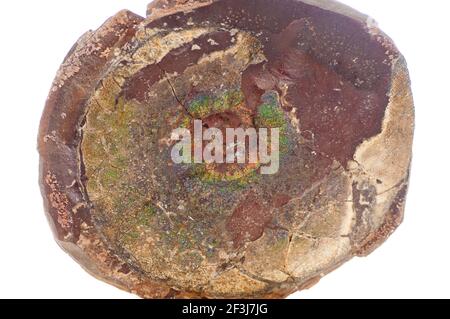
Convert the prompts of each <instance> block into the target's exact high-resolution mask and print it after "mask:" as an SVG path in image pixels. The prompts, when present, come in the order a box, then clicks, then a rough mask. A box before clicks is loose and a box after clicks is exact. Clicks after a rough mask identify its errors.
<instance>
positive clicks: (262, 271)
mask: <svg viewBox="0 0 450 319" xmlns="http://www.w3.org/2000/svg"><path fill="white" fill-rule="evenodd" d="M194 119H202V120H203V121H204V123H206V125H207V126H208V127H217V128H219V129H222V128H224V127H243V128H248V127H267V126H268V127H278V128H280V129H281V141H282V144H281V159H280V161H281V162H280V171H279V172H278V174H275V175H261V174H258V169H259V168H258V166H251V165H231V164H224V165H225V166H223V165H222V166H213V165H194V164H193V165H175V164H174V163H173V162H172V161H171V160H170V149H171V147H172V146H173V143H172V142H171V140H170V135H171V132H172V130H173V129H175V128H178V127H186V128H191V127H192V123H193V120H194ZM413 131H414V110H413V100H412V94H411V91H410V82H409V76H408V71H407V68H406V63H405V60H404V58H403V56H402V55H401V54H400V53H399V51H398V50H397V48H396V47H395V45H394V44H393V42H392V41H391V40H390V39H389V38H388V37H387V36H386V35H385V34H384V33H383V32H382V31H380V29H378V27H377V25H376V23H375V22H374V21H373V20H372V19H370V18H368V17H367V16H365V15H363V14H360V13H358V12H356V11H354V10H353V9H350V8H348V7H346V6H344V5H342V4H340V3H338V2H334V1H329V0H307V1H305V0H303V1H300V0H276V1H275V0H246V1H243V0H217V1H212V0H158V1H154V2H152V3H151V4H150V5H149V7H148V16H147V17H146V18H142V17H140V16H137V15H135V14H133V13H131V12H129V11H121V12H119V13H118V14H117V15H115V16H114V17H112V18H110V19H109V20H108V21H106V22H105V23H104V24H103V25H102V26H101V27H100V28H99V29H98V30H96V31H89V32H87V33H86V34H84V35H83V36H82V37H81V38H80V39H79V40H78V42H77V43H76V44H75V45H74V47H73V48H72V49H71V51H70V52H69V54H68V55H67V57H66V59H65V60H64V62H63V64H62V66H61V68H60V70H59V71H58V74H57V76H56V79H55V81H54V83H53V86H52V89H51V92H50V94H49V97H48V101H47V105H46V108H45V111H44V114H43V117H42V121H41V127H40V133H39V152H40V155H41V165H40V182H41V189H42V194H43V197H44V203H45V209H46V212H47V216H48V219H49V221H50V224H51V225H52V228H53V231H54V233H55V237H56V240H57V241H58V243H59V245H60V246H61V247H62V248H63V249H64V250H65V251H66V252H67V253H69V254H70V255H71V256H72V257H73V258H74V259H75V260H76V261H77V262H79V263H80V264H81V265H82V266H83V267H84V268H85V269H86V270H87V271H88V272H89V273H91V274H92V275H93V276H95V277H97V278H99V279H101V280H103V281H106V282H108V283H110V284H112V285H114V286H116V287H119V288H121V289H124V290H126V291H130V292H132V293H135V294H138V295H139V296H141V297H144V298H256V297H258V298H284V297H286V296H288V295H289V294H291V293H293V292H295V291H297V290H302V289H307V288H309V287H311V286H312V285H314V284H316V283H317V282H318V281H319V280H320V279H321V278H322V277H323V276H325V275H326V274H327V273H329V272H331V271H333V270H334V269H336V268H337V267H339V266H340V265H342V264H343V263H345V262H347V261H349V260H350V259H352V258H353V257H355V256H366V255H368V254H369V253H371V252H372V251H373V250H374V249H376V248H377V247H378V246H379V245H380V244H382V243H383V242H384V241H385V240H386V239H387V238H388V237H389V236H390V235H391V234H392V233H393V232H394V230H395V229H396V228H397V227H398V226H399V225H400V223H401V222H402V220H403V211H404V205H405V197H406V194H407V188H408V179H409V169H410V163H411V149H412V139H413ZM227 165H228V166H227Z"/></svg>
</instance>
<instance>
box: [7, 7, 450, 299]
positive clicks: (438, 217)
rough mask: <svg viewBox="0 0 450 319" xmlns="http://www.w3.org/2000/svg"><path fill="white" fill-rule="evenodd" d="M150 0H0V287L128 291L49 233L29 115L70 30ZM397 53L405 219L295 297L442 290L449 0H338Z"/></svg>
mask: <svg viewBox="0 0 450 319" xmlns="http://www.w3.org/2000/svg"><path fill="white" fill-rule="evenodd" d="M147 2H148V0H133V1H130V0H128V1H127V0H109V1H102V0H78V1H65V0H62V1H54V0H46V1H44V0H40V1H32V0H29V1H0V15H1V17H0V34H1V37H0V63H1V64H0V72H1V73H0V81H1V83H0V84H1V85H0V93H1V95H0V103H1V105H0V115H1V117H0V143H1V144H0V152H1V153H0V168H1V171H0V178H1V182H0V297H3V298H135V297H134V296H132V295H130V294H128V293H125V292H122V291H120V290H118V289H116V288H114V287H111V286H109V285H107V284H104V283H102V282H100V281H97V280H96V279H94V278H92V277H91V276H89V275H88V274H87V273H85V272H84V271H83V270H82V269H81V268H80V267H79V266H78V265H77V264H76V263H75V262H74V261H72V260H71V258H70V257H69V256H67V255H66V254H65V253H63V252H62V251H61V250H60V249H59V247H58V246H57V245H56V243H55V242H54V241H53V238H52V234H51V231H50V228H49V227H48V224H47V221H46V218H45V216H44V212H43V207H42V200H41V195H40V192H39V188H38V154H37V151H36V144H37V132H38V124H39V119H40V115H41V112H42V110H43V106H44V103H45V100H46V97H47V93H48V91H49V88H50V85H51V83H52V80H53V77H54V75H55V73H56V70H57V69H58V67H59V65H60V63H61V61H62V60H63V58H64V56H65V55H66V53H67V52H68V50H69V49H70V48H71V47H72V44H73V43H74V42H75V41H76V40H77V38H78V37H79V36H80V35H81V34H82V33H84V32H85V31H87V30H88V29H92V28H97V27H98V26H99V25H100V24H101V23H102V22H103V21H104V20H105V19H106V18H108V17H109V16H111V15H113V14H114V13H116V12H117V11H119V10H120V9H123V8H128V9H130V10H132V11H134V12H135V13H138V14H141V15H144V14H145V10H146V4H147ZM343 2H344V3H346V4H348V5H350V6H353V7H354V8H356V9H358V10H360V11H362V12H364V13H367V14H369V15H371V16H372V17H373V18H375V19H376V20H377V21H378V23H379V25H380V26H381V28H382V29H383V30H384V31H385V32H386V33H388V34H389V35H390V36H391V37H392V38H393V39H394V40H395V42H396V44H397V45H398V47H399V48H400V50H401V51H402V52H403V54H404V55H405V56H406V58H407V61H408V64H409V69H410V72H411V78H412V85H413V92H414V98H415V104H416V116H417V127H416V137H415V144H414V162H413V171H412V175H411V188H410V192H409V196H408V203H407V207H406V219H405V222H404V224H403V225H402V226H401V227H400V228H399V229H398V231H397V232H396V233H395V234H394V235H393V236H392V238H391V239H390V240H388V241H387V242H386V243H385V244H384V245H383V246H382V247H381V248H380V249H378V250H377V251H376V252H375V253H373V254H372V255H371V256H369V257H368V258H363V259H354V260H352V261H351V262H349V263H347V264H346V265H344V266H343V267H341V268H340V269H338V270H337V271H335V272H334V273H332V274H330V275H328V276H326V277H325V278H324V279H323V280H322V281H321V282H320V283H319V284H318V285H316V286H315V287H314V288H312V289H310V290H308V291H303V292H300V293H297V294H295V295H294V297H295V298H450V291H449V289H450V248H449V244H450V240H449V233H450V208H449V201H448V199H449V198H450V193H449V190H450V186H449V183H448V181H449V180H450V174H449V166H450V162H449V151H448V148H449V147H450V143H449V141H448V139H449V137H450V136H449V135H450V134H449V133H450V103H449V92H450V81H449V74H450V68H449V59H450V51H449V48H450V47H449V43H450V40H449V38H450V36H449V34H450V32H449V31H450V27H449V17H448V12H449V10H450V6H449V3H450V2H449V1H444V0H428V1H412V0H396V1H392V0H376V1H374V0H345V1H343Z"/></svg>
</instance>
